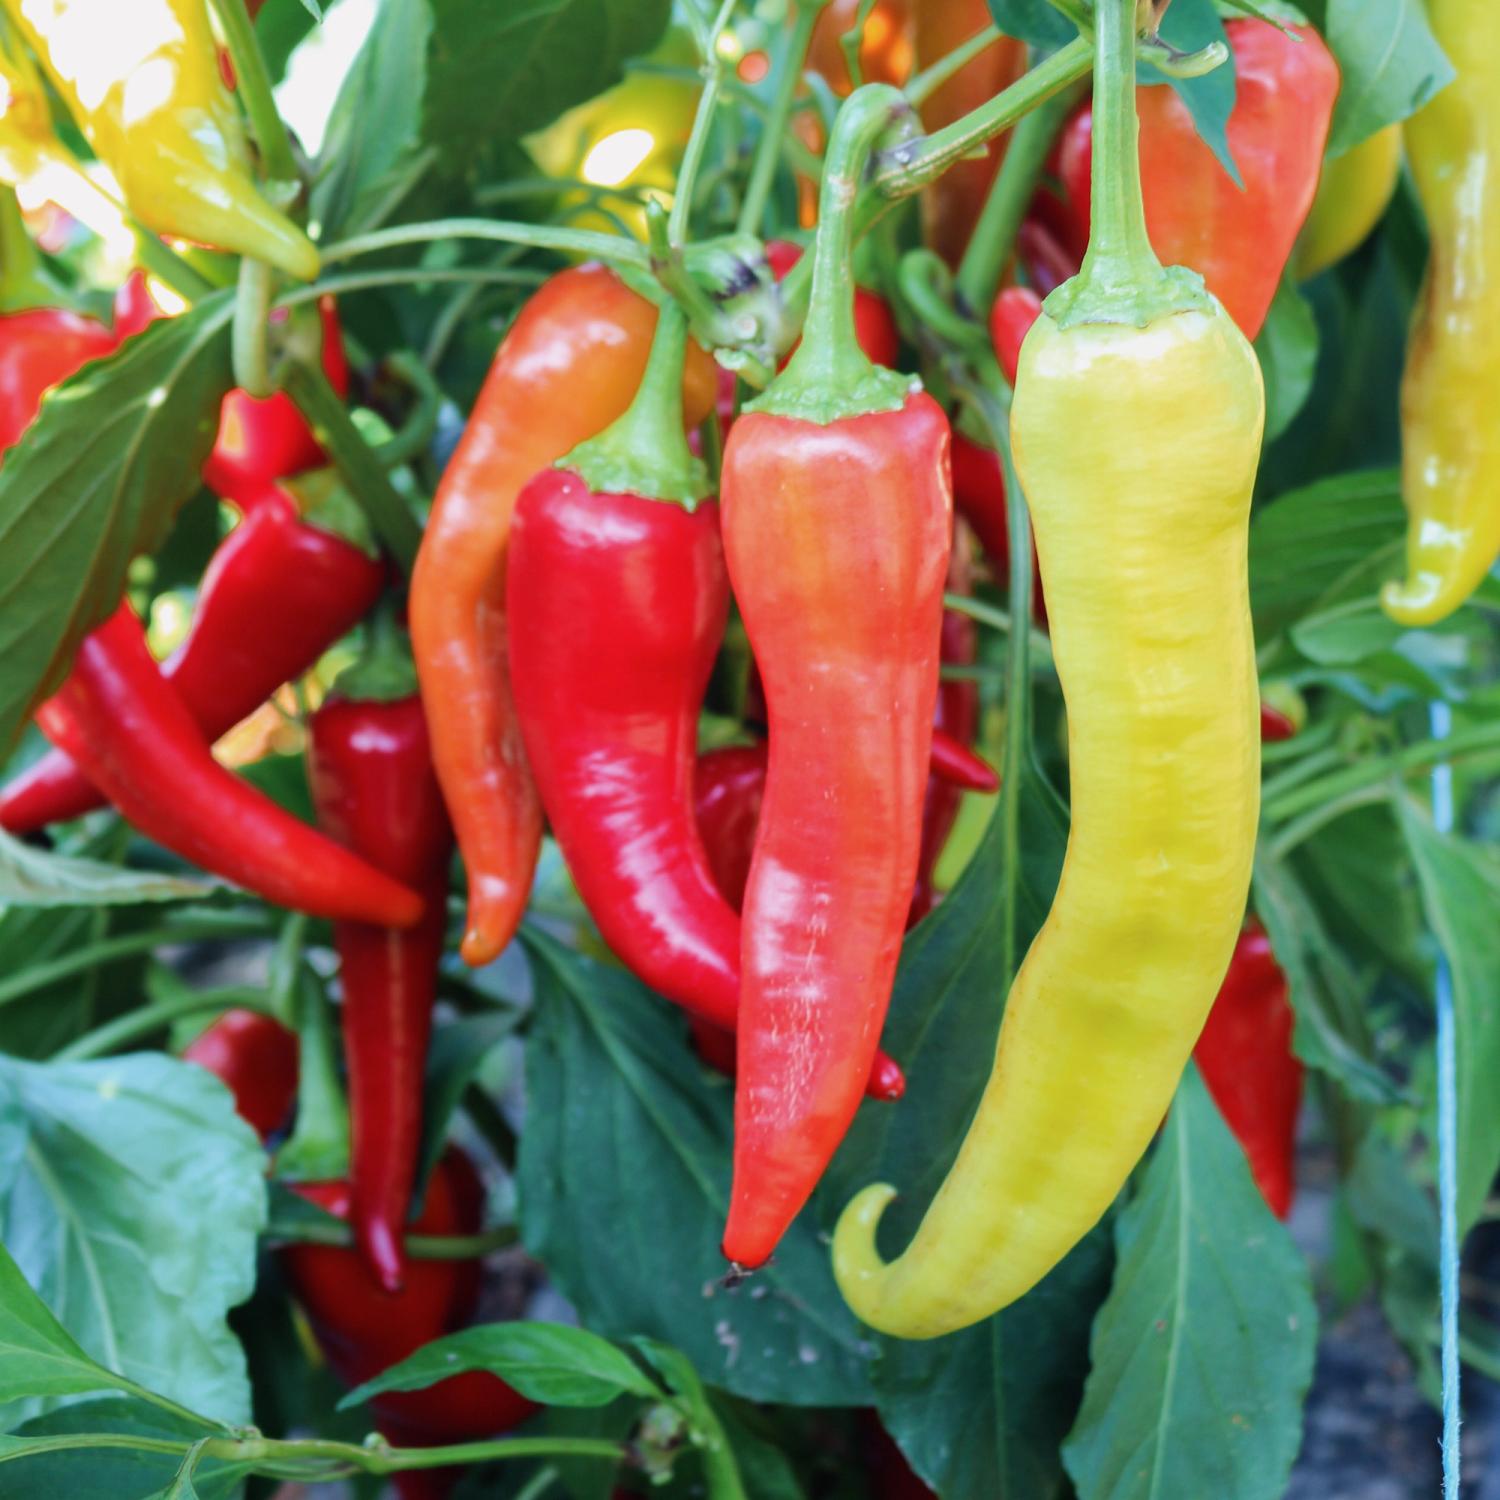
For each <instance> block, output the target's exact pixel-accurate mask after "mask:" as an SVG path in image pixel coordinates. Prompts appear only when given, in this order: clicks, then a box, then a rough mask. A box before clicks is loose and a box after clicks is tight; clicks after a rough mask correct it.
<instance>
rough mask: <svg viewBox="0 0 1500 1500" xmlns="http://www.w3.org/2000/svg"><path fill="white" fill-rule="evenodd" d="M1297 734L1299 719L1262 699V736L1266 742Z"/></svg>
mask: <svg viewBox="0 0 1500 1500" xmlns="http://www.w3.org/2000/svg"><path fill="white" fill-rule="evenodd" d="M1296 734H1297V721H1296V720H1295V719H1294V718H1292V716H1291V715H1290V714H1284V713H1282V711H1281V710H1280V709H1279V708H1273V707H1272V706H1271V705H1270V704H1269V703H1266V702H1265V701H1264V700H1262V702H1261V705H1260V737H1261V740H1262V742H1263V743H1265V744H1275V743H1276V742H1277V741H1278V740H1289V739H1293V738H1294V737H1295V736H1296Z"/></svg>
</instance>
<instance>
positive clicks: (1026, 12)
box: [989, 0, 1078, 50]
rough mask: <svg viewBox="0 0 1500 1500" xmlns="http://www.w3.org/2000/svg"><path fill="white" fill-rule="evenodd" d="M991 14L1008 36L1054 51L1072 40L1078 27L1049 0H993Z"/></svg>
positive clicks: (990, 0) (996, 23)
mask: <svg viewBox="0 0 1500 1500" xmlns="http://www.w3.org/2000/svg"><path fill="white" fill-rule="evenodd" d="M989 3H990V14H991V15H992V16H993V17H994V18H995V25H997V26H998V27H999V28H1000V29H1001V31H1003V32H1004V33H1005V34H1006V36H1014V37H1020V39H1021V40H1022V41H1023V42H1030V43H1031V44H1032V46H1033V47H1044V48H1047V49H1048V50H1051V49H1053V48H1056V47H1061V46H1063V45H1064V44H1065V43H1067V42H1071V41H1072V40H1073V38H1074V37H1075V36H1077V35H1078V29H1077V28H1076V27H1075V26H1074V25H1073V23H1072V22H1071V21H1070V20H1068V18H1067V17H1066V16H1065V15H1063V13H1062V12H1061V11H1060V10H1058V9H1057V8H1056V7H1055V6H1053V5H1051V4H1049V3H1048V0H989Z"/></svg>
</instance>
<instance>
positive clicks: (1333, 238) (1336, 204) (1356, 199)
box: [1294, 125, 1401, 281]
mask: <svg viewBox="0 0 1500 1500" xmlns="http://www.w3.org/2000/svg"><path fill="white" fill-rule="evenodd" d="M1400 175H1401V127H1400V126H1399V125H1387V126H1386V127H1385V129H1384V130H1377V131H1376V132H1375V134H1374V135H1372V136H1370V137H1369V138H1368V139H1366V140H1363V141H1361V142H1360V143H1359V145H1357V146H1352V147H1350V149H1349V150H1348V151H1346V152H1344V154H1343V155H1342V156H1335V157H1334V158H1333V159H1332V160H1331V161H1325V162H1324V163H1323V175H1322V176H1321V177H1320V178H1319V179H1318V193H1317V197H1315V198H1314V199H1313V206H1312V209H1311V211H1310V212H1309V213H1308V215H1307V223H1305V224H1304V225H1303V226H1302V234H1301V236H1300V237H1299V238H1298V240H1297V254H1296V257H1295V260H1294V265H1295V266H1296V270H1297V275H1298V276H1299V277H1301V278H1302V279H1303V280H1304V281H1306V280H1308V279H1309V278H1310V277H1313V276H1316V275H1317V274H1318V272H1319V271H1326V270H1327V269H1328V267H1329V266H1332V265H1337V264H1338V262H1339V261H1341V260H1343V258H1344V257H1345V256H1346V255H1348V254H1350V253H1351V252H1352V251H1354V250H1357V249H1359V247H1360V246H1361V245H1362V244H1364V242H1365V240H1366V239H1367V238H1368V237H1369V234H1370V231H1371V230H1372V229H1374V227H1375V226H1376V225H1377V224H1378V223H1379V222H1380V220H1381V217H1382V215H1383V214H1384V213H1385V211H1386V209H1387V208H1388V207H1389V206H1390V201H1391V196H1392V194H1393V193H1394V192H1395V191H1396V179H1397V178H1398V177H1399V176H1400Z"/></svg>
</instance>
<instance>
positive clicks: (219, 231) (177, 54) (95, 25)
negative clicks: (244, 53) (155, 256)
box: [5, 0, 318, 281]
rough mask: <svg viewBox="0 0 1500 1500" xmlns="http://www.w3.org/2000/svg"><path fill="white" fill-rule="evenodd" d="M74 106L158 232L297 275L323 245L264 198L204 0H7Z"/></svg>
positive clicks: (308, 268)
mask: <svg viewBox="0 0 1500 1500" xmlns="http://www.w3.org/2000/svg"><path fill="white" fill-rule="evenodd" d="M5 8H6V10H7V12H8V13H9V15H10V16H11V19H12V20H13V21H14V22H15V24H16V26H17V28H18V29H19V30H20V31H21V32H22V34H23V35H24V36H25V38H26V40H27V41H28V42H29V43H30V45H31V47H32V49H33V50H34V51H35V52H36V54H37V56H38V57H39V58H40V59H41V62H42V66H43V67H44V68H45V69H46V71H47V73H48V75H49V76H50V77H51V79H52V82H53V84H54V85H56V87H57V91H58V93H59V94H61V95H62V98H63V102H64V103H65V104H66V105H67V107H68V111H69V113H70V114H71V115H72V116H73V119H74V120H75V121H76V122H77V124H78V127H79V129H80V130H82V131H83V133H84V135H85V136H86V137H87V138H88V142H89V144H90V145H91V146H92V147H93V148H94V151H95V152H96V153H97V155H98V156H99V159H100V160H101V161H103V162H104V163H105V164H106V165H107V166H108V167H109V169H110V171H111V172H112V173H113V174H114V177H115V180H116V181H117V182H118V183H119V184H120V189H121V191H122V192H123V193H124V195H125V201H126V203H127V204H128V205H129V206H130V210H131V212H132V213H134V214H135V215H136V216H137V217H138V218H139V219H140V220H141V222H142V223H143V224H145V225H146V226H147V227H148V228H150V229H153V230H155V231H156V232H157V233H158V234H162V235H167V236H170V237H175V238H180V239H187V240H196V241H198V242H199V243H201V244H205V245H212V246H214V247H215V248H216V249H220V250H232V251H234V252H235V253H236V254H239V255H248V256H253V257H255V258H256V259H258V260H264V261H267V262H268V263H269V264H271V265H273V266H276V267H277V268H278V269H279V270H282V271H285V272H286V273H287V274H288V275H290V276H295V277H297V278H298V279H299V280H302V281H310V280H311V279H312V278H313V277H314V276H316V275H317V274H318V252H317V250H316V249H315V248H314V246H313V244H312V241H311V240H309V239H308V238H307V236H306V235H305V234H304V233H303V232H302V231H301V230H300V229H298V228H297V226H296V225H295V224H293V223H292V222H291V220H290V219H288V218H286V216H285V215H283V214H281V213H279V212H278V211H277V210H276V209H274V208H272V207H271V205H270V204H269V203H268V202H267V201H266V200H265V199H264V198H263V197H261V195H260V192H259V190H258V188H257V187H256V183H255V177H254V174H253V172H252V170H251V167H250V160H249V155H248V150H247V147H246V144H245V139H244V132H243V130H242V129H241V126H240V120H239V113H238V110H237V107H236V105H235V102H234V99H233V96H232V95H231V94H230V93H229V91H228V90H227V89H226V88H225V86H224V81H223V79H222V77H221V76H220V73H219V60H218V53H217V49H216V47H215V44H214V37H213V31H212V29H211V27H210V25H209V20H208V11H207V8H206V4H205V0H5Z"/></svg>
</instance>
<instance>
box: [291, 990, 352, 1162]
mask: <svg viewBox="0 0 1500 1500" xmlns="http://www.w3.org/2000/svg"><path fill="white" fill-rule="evenodd" d="M295 993H296V1009H297V1066H298V1072H297V1122H296V1124H295V1125H294V1126H293V1128H292V1135H291V1139H290V1140H288V1141H287V1143H286V1145H285V1146H283V1147H282V1148H281V1151H280V1152H279V1153H278V1155H277V1158H276V1171H277V1175H278V1176H280V1177H283V1178H285V1179H286V1180H287V1181H289V1182H331V1181H333V1180H335V1179H337V1178H341V1177H345V1176H347V1175H348V1172H349V1111H348V1109H347V1108H346V1106H345V1103H344V1091H343V1088H342V1087H341V1086H340V1084H339V1075H338V1062H337V1057H336V1051H335V1047H334V1042H333V1026H332V1024H331V1022H330V1020H329V1015H328V998H327V996H326V995H324V993H323V986H322V985H321V984H320V983H319V982H318V979H317V977H316V975H314V974H313V972H312V970H311V969H309V968H308V967H307V965H306V964H305V963H303V962H300V961H299V962H298V964H297V972H296V991H295Z"/></svg>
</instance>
